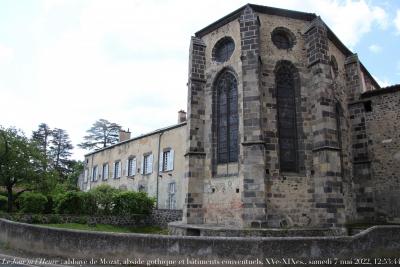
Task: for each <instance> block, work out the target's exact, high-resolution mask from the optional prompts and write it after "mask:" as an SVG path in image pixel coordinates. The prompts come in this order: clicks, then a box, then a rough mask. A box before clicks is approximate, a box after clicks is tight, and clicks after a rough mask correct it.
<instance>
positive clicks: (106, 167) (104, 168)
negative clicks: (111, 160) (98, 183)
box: [102, 163, 109, 181]
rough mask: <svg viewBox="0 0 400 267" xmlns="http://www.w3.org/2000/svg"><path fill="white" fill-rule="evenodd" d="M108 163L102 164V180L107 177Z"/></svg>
mask: <svg viewBox="0 0 400 267" xmlns="http://www.w3.org/2000/svg"><path fill="white" fill-rule="evenodd" d="M108 175H109V174H108V163H105V164H103V175H102V176H103V180H104V181H105V180H107V179H108Z"/></svg>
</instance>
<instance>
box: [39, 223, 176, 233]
mask: <svg viewBox="0 0 400 267" xmlns="http://www.w3.org/2000/svg"><path fill="white" fill-rule="evenodd" d="M39 225H42V226H50V227H56V228H63V229H75V230H86V231H99V232H114V233H141V234H161V235H167V234H168V230H167V229H164V228H160V227H157V226H142V227H130V226H116V225H109V224H96V225H94V226H89V225H87V224H80V223H62V224H39Z"/></svg>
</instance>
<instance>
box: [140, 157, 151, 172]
mask: <svg viewBox="0 0 400 267" xmlns="http://www.w3.org/2000/svg"><path fill="white" fill-rule="evenodd" d="M152 172H153V154H149V155H145V156H143V163H142V174H145V175H146V174H151V173H152Z"/></svg>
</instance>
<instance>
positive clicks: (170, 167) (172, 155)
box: [167, 149, 174, 171]
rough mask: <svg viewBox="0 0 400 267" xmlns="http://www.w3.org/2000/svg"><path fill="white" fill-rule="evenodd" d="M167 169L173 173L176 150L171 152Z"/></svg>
mask: <svg viewBox="0 0 400 267" xmlns="http://www.w3.org/2000/svg"><path fill="white" fill-rule="evenodd" d="M167 165H168V166H167V168H168V170H169V171H172V170H173V169H174V150H173V149H171V150H170V151H169V157H168V162H167Z"/></svg>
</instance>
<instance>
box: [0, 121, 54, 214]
mask: <svg viewBox="0 0 400 267" xmlns="http://www.w3.org/2000/svg"><path fill="white" fill-rule="evenodd" d="M44 164H46V158H45V156H44V155H43V154H42V153H41V151H40V150H39V149H38V147H37V146H36V144H35V143H32V142H30V140H29V139H28V138H26V137H25V136H24V134H23V133H22V132H21V131H18V130H16V129H15V128H8V129H4V128H2V127H0V186H3V187H4V188H5V189H6V190H7V200H8V201H7V205H8V207H7V211H8V212H11V211H12V209H13V203H14V200H15V199H17V198H18V197H19V195H20V194H22V193H23V192H25V191H30V190H33V189H35V188H39V187H40V186H41V184H42V183H41V179H43V174H44V171H43V165H44ZM15 188H18V190H15ZM14 191H17V192H14Z"/></svg>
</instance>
